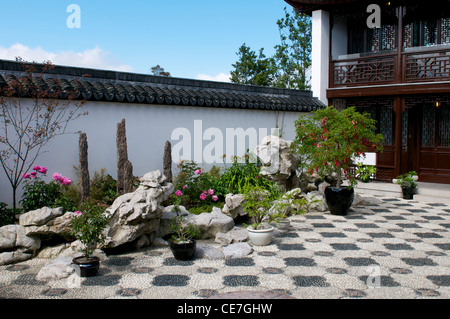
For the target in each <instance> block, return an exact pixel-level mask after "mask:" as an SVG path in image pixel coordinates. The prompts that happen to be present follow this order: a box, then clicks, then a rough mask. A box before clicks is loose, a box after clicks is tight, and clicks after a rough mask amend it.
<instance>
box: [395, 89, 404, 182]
mask: <svg viewBox="0 0 450 319" xmlns="http://www.w3.org/2000/svg"><path fill="white" fill-rule="evenodd" d="M404 110H405V100H404V99H403V98H401V97H395V98H394V112H395V158H394V177H396V176H398V175H400V174H401V166H402V114H403V111H404Z"/></svg>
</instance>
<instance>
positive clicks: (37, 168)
mask: <svg viewBox="0 0 450 319" xmlns="http://www.w3.org/2000/svg"><path fill="white" fill-rule="evenodd" d="M40 169H41V167H40V166H37V165H34V167H33V170H34V171H38V170H40Z"/></svg>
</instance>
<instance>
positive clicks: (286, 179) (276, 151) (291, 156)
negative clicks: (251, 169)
mask: <svg viewBox="0 0 450 319" xmlns="http://www.w3.org/2000/svg"><path fill="white" fill-rule="evenodd" d="M289 146H290V143H288V142H287V141H285V140H284V139H282V138H280V137H278V136H274V135H269V136H266V137H265V138H263V140H262V141H261V144H260V145H258V146H256V147H255V149H254V153H255V154H256V156H258V157H259V159H260V160H261V162H262V163H263V165H262V167H261V170H260V174H261V175H263V176H265V177H266V178H267V179H269V180H272V181H274V182H276V183H277V184H279V185H280V186H281V187H284V188H285V189H287V190H289V189H291V188H292V185H295V186H294V187H297V185H298V180H297V175H296V170H297V168H298V166H299V164H300V159H299V157H298V156H297V155H296V154H295V153H293V152H291V151H290V149H289Z"/></svg>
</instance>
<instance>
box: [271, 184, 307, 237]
mask: <svg viewBox="0 0 450 319" xmlns="http://www.w3.org/2000/svg"><path fill="white" fill-rule="evenodd" d="M299 193H301V191H299ZM308 208H309V202H308V200H307V199H306V198H305V197H303V196H300V197H299V198H297V193H294V192H292V191H291V192H288V193H286V194H284V195H283V196H282V197H281V198H279V199H278V200H277V201H276V203H275V204H274V205H273V206H272V208H271V211H273V212H276V213H277V227H278V230H280V231H281V232H285V231H288V230H289V228H290V224H291V223H290V220H289V219H288V217H289V216H290V215H292V214H306V213H307V211H308Z"/></svg>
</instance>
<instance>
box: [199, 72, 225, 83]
mask: <svg viewBox="0 0 450 319" xmlns="http://www.w3.org/2000/svg"><path fill="white" fill-rule="evenodd" d="M196 79H197V80H206V81H217V82H231V80H230V75H229V74H225V73H219V74H217V75H216V76H211V75H207V74H198V75H197V77H196Z"/></svg>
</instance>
